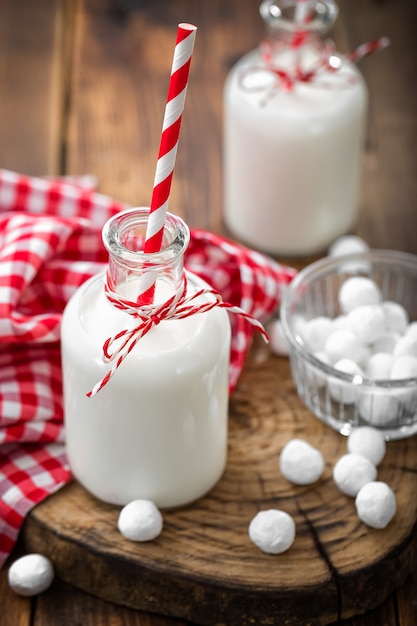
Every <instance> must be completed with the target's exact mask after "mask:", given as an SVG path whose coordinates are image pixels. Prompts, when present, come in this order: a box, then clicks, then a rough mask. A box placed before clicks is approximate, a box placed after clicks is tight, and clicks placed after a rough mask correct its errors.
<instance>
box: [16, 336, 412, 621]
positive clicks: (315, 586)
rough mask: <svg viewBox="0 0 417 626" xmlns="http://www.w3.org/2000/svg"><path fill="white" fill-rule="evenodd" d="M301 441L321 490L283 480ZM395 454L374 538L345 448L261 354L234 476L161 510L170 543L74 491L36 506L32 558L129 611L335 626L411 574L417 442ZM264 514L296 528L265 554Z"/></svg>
mask: <svg viewBox="0 0 417 626" xmlns="http://www.w3.org/2000/svg"><path fill="white" fill-rule="evenodd" d="M293 437H301V438H305V439H306V440H308V441H309V442H310V443H311V444H313V445H314V446H316V447H317V448H319V449H320V450H321V451H322V453H323V455H324V457H325V459H326V469H325V472H324V475H323V477H322V478H321V479H320V481H318V482H317V483H316V484H315V485H313V486H308V487H299V486H294V485H292V484H290V483H289V482H288V481H287V480H285V479H284V478H283V477H282V476H281V475H280V472H279V465H278V458H279V453H280V451H281V449H282V447H283V445H284V444H285V443H286V442H287V441H289V440H290V439H292V438H293ZM387 448H388V449H387V454H386V457H385V459H384V460H383V462H382V464H381V465H380V468H379V473H378V479H379V480H383V481H385V482H387V483H388V484H389V485H390V486H391V487H392V488H393V490H394V491H395V494H396V497H397V507H398V508H397V514H396V516H395V518H394V520H393V521H392V522H391V523H390V524H389V526H388V527H387V528H386V529H384V530H373V529H371V528H368V527H367V526H365V525H364V524H362V523H361V522H360V521H359V520H358V518H357V516H356V512H355V506H354V500H353V499H352V498H348V497H347V496H344V495H343V494H341V493H340V491H339V490H338V488H337V487H336V486H335V484H334V482H333V480H332V468H333V465H334V463H335V461H336V460H337V459H338V458H339V457H340V456H341V455H342V454H344V453H345V452H346V439H345V438H344V437H343V436H342V435H339V434H338V433H336V432H334V431H332V430H331V429H330V428H329V427H328V426H326V425H324V424H322V423H321V422H320V421H319V420H317V419H316V418H315V417H314V416H313V415H312V414H311V413H310V412H309V411H308V410H307V409H306V408H305V407H304V406H303V404H302V402H301V401H300V399H299V398H298V396H297V394H296V391H295V388H294V384H293V381H292V378H291V374H290V367H289V363H288V360H287V359H279V358H275V357H272V356H270V355H269V354H268V353H267V352H266V351H265V349H263V348H262V349H258V350H254V351H253V354H252V355H251V359H250V360H249V362H248V364H247V367H246V370H245V372H244V373H243V375H242V378H241V380H240V383H239V387H238V389H237V390H236V391H235V393H234V395H233V397H232V400H231V405H230V436H229V458H228V465H227V469H226V471H225V474H224V476H223V478H222V480H221V481H220V482H219V483H218V484H217V486H216V487H215V488H214V489H213V490H212V491H211V492H210V493H209V494H208V495H207V496H206V497H204V498H202V499H200V500H199V501H198V502H196V503H194V504H193V505H192V506H188V507H185V508H183V509H181V510H176V511H166V512H164V529H163V532H162V534H161V535H160V536H159V537H158V538H157V539H156V540H155V541H153V542H150V543H145V544H140V543H134V542H131V541H128V540H126V539H124V538H123V537H122V536H121V535H120V533H119V532H118V530H117V518H118V514H119V511H120V508H119V507H116V506H111V505H107V504H103V503H102V502H99V501H98V500H96V499H95V498H93V497H92V496H90V495H89V494H88V493H87V492H86V491H85V490H84V489H83V488H82V487H81V486H79V485H78V484H77V483H76V482H73V483H71V484H70V485H68V486H67V487H65V488H64V489H62V490H61V491H59V492H58V493H56V494H55V495H53V496H51V497H50V498H49V499H47V500H46V501H44V502H43V503H42V504H40V505H38V506H37V507H36V508H35V509H33V511H32V513H31V514H30V515H29V517H28V518H27V520H26V523H25V525H24V529H23V535H24V540H25V543H26V548H27V549H28V550H31V551H39V552H42V553H44V554H46V555H48V556H49V557H50V558H51V559H52V560H53V562H54V564H55V568H56V572H57V575H58V576H59V577H60V578H61V579H62V580H64V581H66V582H68V583H70V584H72V585H74V586H76V587H78V588H80V589H83V590H85V591H88V592H91V593H93V594H95V595H97V596H99V597H101V598H104V599H107V600H110V601H112V602H115V603H119V604H123V605H127V606H129V607H132V608H137V609H143V610H146V611H151V612H156V613H161V614H164V615H167V616H174V617H180V618H185V619H189V620H192V621H194V622H197V623H200V624H203V625H207V626H214V625H216V626H219V625H222V624H227V626H249V625H253V624H255V625H256V626H261V625H267V624H280V625H281V624H282V625H283V624H286V625H289V626H291V625H294V626H295V625H299V624H303V625H304V626H308V625H322V624H328V623H330V622H333V621H336V620H337V619H340V618H347V617H350V616H352V615H355V614H360V613H363V612H365V611H366V610H368V609H370V608H372V607H374V606H376V605H377V604H379V603H381V602H382V601H384V600H385V598H386V597H387V596H388V595H389V594H390V593H391V592H392V591H393V590H394V589H395V588H396V587H397V586H399V585H401V584H402V583H403V582H404V581H405V578H406V576H407V575H408V573H409V572H410V571H411V570H412V569H413V567H414V566H415V562H416V553H417V531H416V529H417V498H416V487H417V438H416V437H414V438H410V439H406V440H403V441H395V442H390V443H389V444H388V446H387ZM267 508H279V509H283V510H285V511H287V512H288V513H290V514H291V515H292V516H293V517H294V519H295V522H296V528H297V535H296V539H295V541H294V544H293V545H292V547H291V548H290V550H289V551H288V552H286V553H284V554H281V555H275V556H274V555H268V554H264V553H263V552H261V551H260V550H259V549H258V548H257V547H256V546H255V545H253V544H252V543H251V541H250V539H249V537H248V525H249V523H250V521H251V519H252V517H253V516H254V515H255V514H256V513H257V511H259V510H261V509H267Z"/></svg>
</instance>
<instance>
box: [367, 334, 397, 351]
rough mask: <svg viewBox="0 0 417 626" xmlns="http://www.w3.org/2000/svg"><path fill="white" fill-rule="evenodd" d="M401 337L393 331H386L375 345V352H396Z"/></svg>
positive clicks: (373, 346) (373, 348)
mask: <svg viewBox="0 0 417 626" xmlns="http://www.w3.org/2000/svg"><path fill="white" fill-rule="evenodd" d="M400 337H401V335H399V334H398V333H394V332H393V331H390V330H386V331H385V332H384V333H382V335H380V336H379V337H378V339H377V340H376V341H375V342H374V343H373V345H372V350H373V352H375V353H376V352H390V353H391V352H394V348H395V346H396V345H397V342H398V340H399V338H400Z"/></svg>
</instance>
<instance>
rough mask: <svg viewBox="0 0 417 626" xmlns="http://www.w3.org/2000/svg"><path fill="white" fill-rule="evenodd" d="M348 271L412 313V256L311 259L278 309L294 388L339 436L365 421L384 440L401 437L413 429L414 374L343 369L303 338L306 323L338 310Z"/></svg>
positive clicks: (415, 283) (416, 271)
mask: <svg viewBox="0 0 417 626" xmlns="http://www.w3.org/2000/svg"><path fill="white" fill-rule="evenodd" d="M352 276H364V277H367V278H370V279H371V280H373V281H374V282H375V283H376V284H377V285H378V287H379V288H380V290H381V293H382V299H383V301H394V302H397V303H398V304H401V305H402V306H403V307H404V308H405V309H406V311H407V313H408V316H409V321H410V322H412V321H416V320H417V256H415V255H413V254H408V253H404V252H397V251H391V250H372V251H369V252H363V253H357V254H349V255H344V256H340V257H326V258H324V259H321V260H319V261H316V262H315V263H312V264H311V265H309V266H307V267H306V268H305V269H303V270H302V271H301V272H299V274H298V275H297V276H296V277H295V278H294V279H293V281H292V282H291V284H290V285H289V286H288V288H287V290H286V291H285V293H284V295H283V300H282V304H281V311H280V313H281V322H282V327H283V330H284V333H285V336H286V338H287V340H288V342H289V356H290V362H291V370H292V375H293V379H294V382H295V385H296V388H297V392H298V394H299V396H300V398H301V399H302V400H303V402H304V403H305V405H306V406H307V407H308V409H310V410H311V411H312V412H313V413H314V415H316V417H318V418H319V419H320V420H322V421H323V422H325V423H326V424H327V425H329V426H331V427H332V428H333V429H334V430H336V431H338V432H340V433H342V434H344V435H348V434H349V433H350V432H351V430H352V428H354V427H356V426H361V425H367V426H374V427H375V428H377V429H379V430H382V431H383V433H384V435H385V439H386V440H391V439H403V438H405V437H409V436H411V435H413V434H415V433H417V378H416V377H413V378H404V379H401V380H391V379H379V378H377V379H371V378H367V377H366V375H365V374H362V373H361V374H357V373H353V374H348V373H344V372H342V371H339V370H338V369H335V368H334V367H333V365H334V363H333V364H332V363H331V362H330V364H328V363H326V362H325V361H324V360H322V357H321V355H320V358H317V353H316V352H314V353H313V352H312V350H311V349H309V347H308V344H307V341H306V335H305V328H306V322H308V321H309V320H311V319H313V318H317V317H319V316H325V317H329V318H332V319H334V318H336V317H338V316H340V315H341V314H342V312H341V309H340V305H339V301H338V293H339V289H340V287H341V285H342V283H343V282H344V281H345V280H346V279H348V278H350V277H352ZM340 319H343V318H340ZM332 323H333V324H336V322H334V321H333V322H332ZM338 323H340V322H338ZM368 349H369V350H372V346H369V347H368Z"/></svg>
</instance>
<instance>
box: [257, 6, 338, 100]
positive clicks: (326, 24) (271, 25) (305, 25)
mask: <svg viewBox="0 0 417 626" xmlns="http://www.w3.org/2000/svg"><path fill="white" fill-rule="evenodd" d="M259 11H260V14H261V16H262V18H263V19H264V21H265V27H266V37H265V39H264V41H262V42H261V45H260V54H261V56H262V58H263V61H264V63H265V65H266V67H267V68H269V70H271V71H272V72H274V73H276V74H277V75H278V76H280V78H281V80H282V82H283V83H284V84H285V81H287V82H288V88H290V86H291V85H293V84H294V83H296V82H299V81H302V82H309V81H310V80H311V76H312V75H313V74H314V73H315V72H317V70H318V69H320V68H321V67H323V66H324V65H325V64H326V63H327V62H328V59H329V57H330V55H331V53H332V48H329V44H328V43H326V44H325V42H324V40H323V37H322V36H323V35H324V34H326V33H328V31H330V29H331V27H332V26H333V24H334V22H335V20H336V17H337V14H338V8H337V6H336V4H335V3H334V1H333V0H263V2H262V3H261V5H260V8H259Z"/></svg>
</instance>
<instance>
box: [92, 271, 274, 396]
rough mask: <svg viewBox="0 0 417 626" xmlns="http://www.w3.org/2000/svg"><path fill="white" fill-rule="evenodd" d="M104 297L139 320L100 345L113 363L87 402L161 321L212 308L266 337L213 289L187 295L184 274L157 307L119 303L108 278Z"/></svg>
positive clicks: (107, 360) (250, 318)
mask: <svg viewBox="0 0 417 626" xmlns="http://www.w3.org/2000/svg"><path fill="white" fill-rule="evenodd" d="M104 290H105V294H106V296H107V299H108V300H109V302H111V304H113V305H114V306H115V307H116V308H117V309H119V310H121V311H125V312H126V313H128V314H129V315H131V316H132V317H133V318H136V319H140V320H141V321H140V323H138V324H136V325H135V326H133V328H129V329H128V328H126V329H124V330H121V331H119V332H118V333H117V334H116V335H114V336H113V337H109V338H108V339H106V341H105V342H104V344H103V361H104V362H105V363H111V362H113V365H112V367H111V369H110V370H109V372H107V374H106V375H105V376H104V378H103V379H102V380H101V381H99V382H98V383H97V384H96V385H95V386H94V387H93V389H92V390H91V391H89V392H88V393H87V396H88V397H89V398H91V397H92V396H94V395H95V394H96V393H98V392H99V391H100V389H102V388H103V387H104V386H105V385H107V383H108V382H109V380H110V378H111V377H112V376H113V374H114V373H115V371H116V370H117V368H118V367H119V366H120V365H121V363H122V362H123V360H124V359H125V358H126V357H127V355H128V354H129V353H130V352H131V351H132V350H133V348H134V347H135V346H136V344H137V343H138V342H139V340H140V339H141V338H142V337H144V336H145V335H146V334H147V333H148V332H149V331H150V330H151V329H152V328H153V327H154V326H158V324H160V323H161V322H162V321H163V320H170V319H183V318H186V317H189V316H190V315H195V314H196V313H205V312H207V311H210V310H211V309H213V308H214V307H216V306H219V307H221V308H224V309H226V310H228V311H229V312H230V313H235V314H237V315H242V316H243V317H244V318H245V319H246V320H247V321H248V322H249V323H251V324H253V326H254V327H255V328H256V329H257V330H259V331H260V332H261V333H262V336H263V338H264V339H265V341H268V335H267V333H266V331H265V329H264V327H263V326H262V324H261V323H260V322H258V320H257V319H255V318H254V317H253V316H252V315H250V313H247V312H246V311H244V310H243V309H241V308H240V307H238V306H233V305H231V304H229V303H228V302H224V301H223V299H222V297H221V295H220V293H219V292H218V291H216V290H215V289H212V288H208V289H205V288H204V289H199V290H198V291H196V292H193V293H190V294H188V293H187V290H188V281H187V275H186V273H184V275H183V281H182V283H181V286H180V288H179V289H178V291H177V292H176V293H175V294H174V295H173V296H171V297H170V298H169V299H168V300H166V301H165V302H163V303H158V304H147V305H142V304H140V303H135V302H132V301H129V300H123V299H122V298H120V296H118V295H117V294H116V293H115V292H114V291H112V289H111V287H110V285H109V280H108V276H107V279H106V283H105V286H104Z"/></svg>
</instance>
